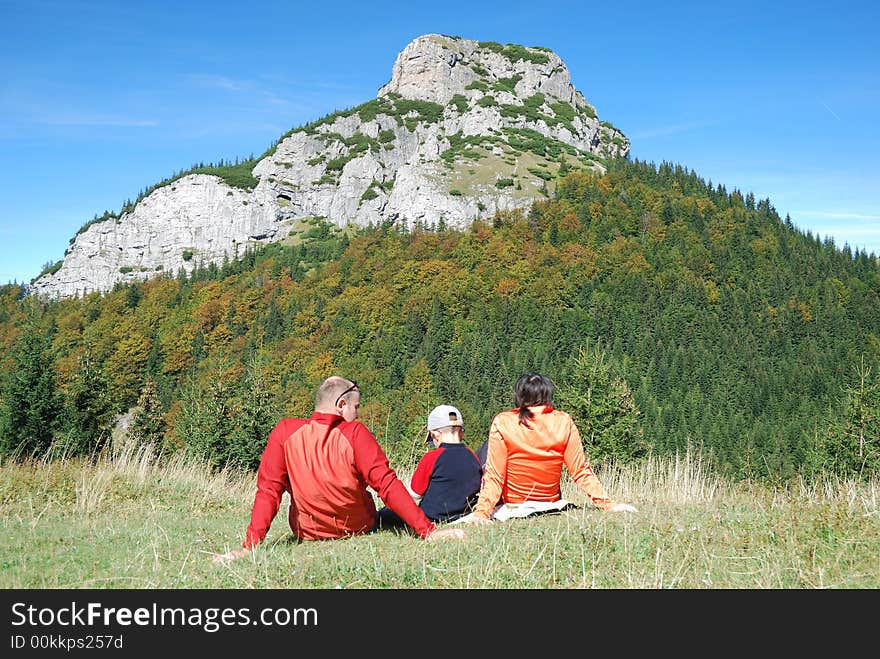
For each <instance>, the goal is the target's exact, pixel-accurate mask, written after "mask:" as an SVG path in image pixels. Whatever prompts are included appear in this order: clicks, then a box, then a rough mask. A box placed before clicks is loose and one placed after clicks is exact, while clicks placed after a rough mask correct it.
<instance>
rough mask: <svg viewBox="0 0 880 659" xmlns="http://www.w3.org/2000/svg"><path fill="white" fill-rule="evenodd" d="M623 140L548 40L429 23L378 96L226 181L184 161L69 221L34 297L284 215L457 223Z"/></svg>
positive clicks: (536, 192)
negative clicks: (166, 175)
mask: <svg viewBox="0 0 880 659" xmlns="http://www.w3.org/2000/svg"><path fill="white" fill-rule="evenodd" d="M628 152H629V141H628V140H627V139H626V137H625V136H624V135H623V134H622V133H621V132H620V131H619V130H617V129H616V128H614V127H613V126H612V125H611V124H609V123H607V122H604V121H599V118H598V116H597V114H596V110H595V108H594V107H593V106H592V105H590V104H589V103H588V102H587V100H586V99H585V98H584V96H583V95H582V94H581V93H580V92H579V91H577V90H576V89H575V88H574V86H573V85H572V83H571V79H570V76H569V72H568V69H567V68H566V67H565V65H564V64H563V62H562V60H561V59H560V58H559V57H558V56H557V55H556V54H554V53H553V52H552V51H550V50H547V49H545V48H530V47H524V46H518V45H513V44H507V45H501V44H498V43H494V42H477V41H470V40H466V39H461V38H458V37H447V36H441V35H436V34H428V35H424V36H421V37H419V38H417V39H415V40H413V41H412V42H411V43H410V44H409V45H407V46H406V48H404V50H403V51H402V52H401V53H400V54H399V55H398V57H397V61H396V62H395V63H394V67H393V70H392V77H391V80H390V81H389V82H388V83H387V84H385V85H384V86H383V87H382V88H381V89H379V92H378V95H377V97H376V98H375V99H373V100H371V101H368V102H366V103H364V104H362V105H360V106H357V107H355V108H352V109H351V110H347V111H343V112H336V113H334V114H332V115H330V116H328V117H325V118H323V119H320V120H318V121H315V122H313V123H311V124H308V125H306V126H303V127H301V128H298V129H296V130H293V131H291V132H289V133H288V134H286V135H284V136H282V138H281V139H280V140H279V142H278V144H277V145H276V146H275V147H274V148H273V149H270V150H269V151H268V152H267V153H266V154H264V155H263V156H262V157H261V158H259V159H257V160H256V161H253V162H252V163H250V164H247V165H246V166H247V167H252V172H251V174H252V178H250V177H249V178H250V180H251V181H252V182H253V183H252V184H249V185H231V184H230V183H229V182H227V181H226V180H224V178H222V177H220V176H214V175H211V174H210V173H193V174H188V175H186V176H183V177H181V178H177V179H175V180H173V181H171V182H169V183H168V184H166V185H162V186H159V187H157V188H156V189H154V190H153V191H152V192H151V193H150V194H148V195H146V196H145V197H144V198H142V199H140V200H139V201H138V202H137V204H135V205H134V207H133V208H131V209H129V210H128V211H127V212H125V213H122V214H121V215H120V216H119V217H116V218H110V219H107V220H105V221H100V222H94V223H91V224H90V225H88V226H87V227H86V228H85V230H83V231H81V232H80V233H78V234H77V235H76V236H75V238H74V239H73V240H72V242H71V246H70V247H69V248H68V250H67V252H66V253H65V257H64V259H63V262H62V263H61V265H60V267H57V268H53V270H54V271H50V272H47V273H45V274H43V275H41V276H40V277H38V278H37V279H36V280H35V281H34V282H33V284H32V286H31V290H32V292H36V293H38V294H42V295H46V296H71V295H81V294H84V293H86V292H90V291H96V290H97V291H106V290H109V289H110V288H112V287H113V285H114V284H115V283H116V282H119V281H131V280H134V279H135V278H146V277H151V276H154V275H156V274H157V273H160V272H171V273H174V272H177V271H178V270H179V269H180V268H183V269H184V270H186V271H190V270H191V269H192V268H193V267H195V266H196V265H197V264H198V263H204V264H207V263H210V262H220V261H221V260H222V259H224V258H230V259H233V258H235V257H236V256H238V255H240V254H242V253H243V251H244V250H245V249H247V248H248V247H249V246H253V245H257V244H260V243H265V242H270V241H276V240H281V239H284V238H286V237H287V236H288V234H289V233H290V232H291V230H292V228H293V227H294V226H295V225H296V223H297V220H300V219H303V218H308V217H323V218H326V219H327V220H329V221H330V222H333V223H335V224H337V225H339V226H347V225H358V226H366V225H367V224H370V223H374V224H378V223H381V222H385V221H393V222H398V223H402V224H405V225H407V226H409V227H411V226H413V225H414V224H417V223H420V224H423V225H424V226H435V225H438V224H440V223H441V222H442V223H445V224H446V225H447V226H450V227H464V226H467V225H468V224H469V223H470V222H472V221H473V220H474V219H476V218H481V217H489V216H491V215H493V214H494V213H495V212H496V211H497V210H499V209H510V208H515V207H523V206H527V205H529V204H531V203H532V202H533V201H534V200H535V199H539V198H544V197H545V196H546V195H549V194H550V193H551V192H552V187H553V185H554V181H555V178H556V176H557V174H558V173H559V170H560V168H561V167H564V168H565V169H569V170H570V169H575V168H581V169H598V170H601V169H602V168H603V163H604V161H605V160H606V159H608V158H614V157H625V156H626V155H627V154H628Z"/></svg>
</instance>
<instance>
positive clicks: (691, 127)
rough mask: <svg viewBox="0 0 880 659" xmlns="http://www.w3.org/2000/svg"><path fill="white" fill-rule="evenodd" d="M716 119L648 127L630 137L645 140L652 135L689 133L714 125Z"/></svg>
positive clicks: (662, 135) (716, 123)
mask: <svg viewBox="0 0 880 659" xmlns="http://www.w3.org/2000/svg"><path fill="white" fill-rule="evenodd" d="M719 123H720V122H718V121H692V122H687V123H682V124H672V125H670V126H660V127H658V128H649V129H648V130H643V131H639V132H636V133H632V134H631V135H630V139H636V140H646V139H651V138H653V137H667V136H669V135H681V134H682V133H690V132H693V131H695V130H700V129H701V128H706V127H708V126H716V125H718V124H719Z"/></svg>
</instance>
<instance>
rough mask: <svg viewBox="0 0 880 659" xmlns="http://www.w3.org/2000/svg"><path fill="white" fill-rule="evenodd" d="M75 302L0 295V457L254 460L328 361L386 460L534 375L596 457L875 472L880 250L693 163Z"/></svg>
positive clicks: (575, 179)
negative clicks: (115, 443)
mask: <svg viewBox="0 0 880 659" xmlns="http://www.w3.org/2000/svg"><path fill="white" fill-rule="evenodd" d="M301 238H302V239H301V240H300V241H299V242H296V243H295V244H294V243H292V242H291V243H274V244H270V245H268V246H264V247H262V248H259V249H257V250H254V251H250V252H248V253H247V254H246V255H245V257H244V258H242V259H240V260H238V261H229V262H225V263H223V264H207V265H200V266H199V267H197V268H196V269H195V270H194V271H193V272H192V273H190V274H186V273H184V272H179V273H177V274H174V273H166V274H163V275H161V276H160V277H158V278H155V279H152V280H149V281H146V282H143V283H138V284H131V285H125V286H121V285H120V286H117V287H116V288H115V289H114V290H112V291H110V292H108V293H105V294H104V295H99V294H97V293H93V294H89V295H87V296H85V297H84V298H81V299H66V300H52V301H48V300H38V299H34V298H33V297H31V296H28V295H26V291H25V288H24V287H23V286H20V285H17V284H11V285H6V286H3V287H0V354H2V358H0V359H2V361H0V454H2V455H4V456H6V459H10V458H16V457H24V456H29V455H32V454H36V455H45V454H46V453H47V452H49V454H50V455H51V454H57V455H62V454H66V455H70V454H96V453H97V452H99V451H100V450H101V449H102V448H104V447H106V446H107V445H108V444H109V443H110V442H111V441H112V439H111V438H112V436H113V428H114V427H119V426H120V424H124V425H125V426H126V427H127V428H128V431H129V432H130V433H131V434H132V435H133V436H135V437H138V438H139V441H143V442H154V443H156V444H157V445H158V446H160V447H162V449H163V450H165V451H167V452H169V453H173V452H177V451H185V450H187V451H189V450H191V451H195V452H197V453H199V454H202V455H204V456H207V457H208V458H209V459H210V460H211V461H212V463H213V464H215V465H216V466H218V467H221V466H223V465H226V464H235V465H239V466H242V467H246V468H255V467H256V465H257V464H258V462H259V458H260V453H261V451H262V448H263V446H264V444H265V440H266V436H267V434H268V432H269V430H270V429H271V428H272V427H273V426H274V424H275V423H276V422H277V420H278V419H279V418H281V417H282V416H288V415H296V416H302V415H308V414H310V413H311V410H312V407H313V403H314V391H315V389H316V387H317V385H318V384H319V383H320V382H321V381H322V380H323V379H324V378H325V377H327V376H329V375H332V374H338V375H342V376H344V377H347V378H349V379H352V380H355V381H357V383H358V384H359V387H360V389H361V391H362V402H361V420H362V421H364V422H365V423H367V425H368V426H369V427H370V429H371V430H372V431H373V433H374V434H375V435H376V437H377V438H378V439H379V441H380V443H381V444H382V445H383V447H384V448H385V450H386V452H387V453H388V455H389V458H390V459H391V463H392V466H394V467H404V466H408V465H412V464H414V461H415V459H416V458H417V457H418V455H419V453H420V452H421V450H422V449H423V446H422V445H421V442H420V441H419V440H420V437H421V435H420V432H419V430H420V428H421V427H422V424H423V423H424V420H425V416H426V414H427V411H428V410H430V409H431V408H432V407H433V406H434V405H437V404H439V403H451V404H454V405H456V406H457V407H459V409H461V411H462V413H463V414H464V416H465V425H466V430H465V439H466V441H467V443H468V444H469V445H471V446H472V447H474V448H476V447H477V446H479V445H480V444H481V443H482V442H483V440H484V439H485V436H486V433H487V432H488V428H489V423H490V422H491V419H492V417H493V416H494V414H496V413H497V412H499V411H500V410H502V409H505V408H508V407H511V406H512V403H513V401H512V389H513V384H514V382H515V380H516V379H517V378H518V377H519V376H520V375H521V374H523V373H525V372H528V371H538V372H541V373H544V374H546V375H548V376H550V377H551V378H552V379H553V380H554V382H555V383H556V384H557V396H556V403H557V405H558V406H559V407H561V408H563V409H566V410H567V411H569V412H571V413H572V415H573V416H574V417H575V419H576V420H577V422H578V426H579V427H580V429H581V433H582V435H583V437H584V442H585V445H586V446H585V448H586V452H587V455H588V456H589V457H590V459H591V460H592V462H593V463H594V464H598V463H603V462H607V461H623V462H628V461H633V460H638V459H640V458H642V457H644V456H647V455H651V454H654V455H664V454H673V453H675V452H676V451H683V450H685V449H686V448H688V449H691V450H693V451H699V452H700V453H701V454H703V455H704V456H705V457H706V458H707V459H708V460H709V461H710V463H711V464H712V465H713V466H714V467H716V468H717V469H718V470H719V472H722V473H724V474H725V475H728V476H730V477H733V478H739V477H742V478H745V477H747V478H753V479H762V480H766V481H768V482H783V481H786V480H788V479H790V478H792V477H793V476H796V475H799V474H800V475H806V476H808V477H809V476H811V475H817V474H819V473H825V472H831V473H836V474H840V475H846V476H863V477H868V476H872V475H876V474H877V473H878V471H880V378H878V370H880V363H878V362H880V300H878V291H880V265H878V260H877V258H876V257H875V255H873V254H866V253H863V252H860V251H855V252H853V251H851V250H850V249H849V247H848V246H846V245H844V246H842V247H841V246H838V245H835V244H834V243H833V242H832V241H830V240H828V239H825V240H822V239H820V238H819V237H818V236H815V237H814V236H812V235H811V234H810V233H809V232H804V231H802V230H800V229H798V228H797V227H796V226H793V225H792V223H791V221H790V220H789V219H788V218H787V217H786V218H784V219H783V218H780V217H779V215H778V214H777V212H776V210H775V209H774V207H773V205H772V204H771V202H770V200H769V199H765V200H755V198H754V196H753V195H751V194H743V193H741V192H740V191H738V190H727V189H725V187H724V186H723V185H720V184H718V185H715V184H713V183H712V182H710V181H706V180H704V179H702V178H700V177H699V176H698V175H697V173H695V172H692V171H689V170H688V169H686V168H683V167H681V166H678V165H673V164H669V163H662V164H661V165H659V166H658V165H655V164H653V163H645V162H640V161H638V160H636V161H630V160H618V161H613V162H610V163H609V167H608V171H607V173H606V174H604V175H598V174H588V173H584V172H571V173H568V174H567V175H566V176H565V177H564V178H562V179H560V180H559V181H558V184H557V186H556V191H555V195H554V196H553V198H552V199H550V198H548V199H545V200H543V201H538V202H535V203H534V205H533V206H532V207H531V208H530V209H529V210H527V211H509V212H499V213H497V214H496V215H495V216H494V217H493V218H491V219H490V220H486V221H476V222H474V223H473V224H472V225H471V226H470V227H469V228H467V229H462V230H454V229H449V228H446V227H444V226H442V225H441V226H439V227H437V226H434V227H421V226H417V227H414V228H412V229H410V230H404V229H402V228H400V227H398V226H395V225H393V224H387V225H383V226H378V227H366V228H355V227H349V228H346V229H339V228H337V227H334V226H331V225H328V224H327V223H325V222H324V221H322V219H321V218H315V219H314V220H313V222H312V226H311V228H310V229H309V230H308V231H307V232H306V233H304V234H303V235H302V237H301Z"/></svg>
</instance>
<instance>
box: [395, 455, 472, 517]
mask: <svg viewBox="0 0 880 659" xmlns="http://www.w3.org/2000/svg"><path fill="white" fill-rule="evenodd" d="M482 479H483V467H482V465H481V464H480V459H479V458H478V457H477V454H476V453H474V452H473V451H472V450H471V449H469V448H468V447H467V446H465V445H464V444H448V443H443V444H440V446H439V447H437V448H436V449H434V450H432V451H428V452H427V453H425V455H424V456H423V457H422V459H421V460H420V461H419V464H418V466H417V467H416V470H415V473H413V477H412V483H411V487H412V490H413V492H415V493H416V494H419V495H421V496H422V501H421V502H420V503H419V506H420V507H421V509H422V511H423V512H424V513H425V515H427V516H428V519H430V520H431V521H434V522H445V521H450V520H453V519H457V518H458V517H461V516H462V515H466V514H467V513H469V512H470V511H471V509H472V508H473V506H474V505H475V504H476V502H477V496H478V495H479V493H480V483H481V481H482Z"/></svg>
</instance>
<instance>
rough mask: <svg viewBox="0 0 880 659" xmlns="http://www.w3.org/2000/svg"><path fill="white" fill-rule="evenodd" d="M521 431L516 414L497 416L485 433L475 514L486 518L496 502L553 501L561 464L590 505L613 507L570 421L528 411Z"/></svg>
mask: <svg viewBox="0 0 880 659" xmlns="http://www.w3.org/2000/svg"><path fill="white" fill-rule="evenodd" d="M529 409H530V410H531V411H532V413H533V414H534V417H533V418H532V419H529V425H530V426H531V427H530V428H529V427H526V426H524V425H522V424H521V423H520V422H519V410H515V409H514V410H507V411H505V412H501V413H500V414H498V415H496V416H495V418H494V419H493V420H492V426H491V428H490V429H489V449H488V453H487V456H486V470H485V473H484V474H483V483H482V486H481V487H480V497H479V500H478V501H477V506H476V509H475V511H474V512H475V514H476V515H477V516H478V517H483V518H485V519H488V518H490V517H491V516H492V511H493V509H494V508H495V506H496V504H497V503H498V501H499V499H500V500H502V501H503V502H504V503H522V502H524V501H558V500H559V499H561V498H562V492H561V490H560V486H559V481H560V478H561V476H562V465H563V464H564V465H565V467H566V468H567V469H568V473H570V474H571V477H572V480H573V481H574V482H575V483H576V484H577V485H578V487H580V489H581V491H582V492H583V493H584V494H585V495H587V496H588V497H589V498H590V500H591V501H592V502H593V503H594V504H595V505H596V506H598V507H599V508H602V509H603V510H605V509H608V508H610V507H611V506H613V505H614V503H615V502H614V501H612V500H611V499H610V498H609V497H608V495H607V494H606V493H605V488H604V487H602V483H601V482H600V481H599V478H598V477H597V476H596V474H594V473H593V469H592V467H590V463H589V461H588V460H587V457H586V456H585V455H584V449H583V446H581V435H580V432H578V429H577V426H576V425H575V424H574V421H572V418H571V416H569V415H568V414H567V413H566V412H563V411H561V410H556V409H554V408H552V407H550V406H549V405H548V406H544V405H538V406H535V407H530V408H529Z"/></svg>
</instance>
